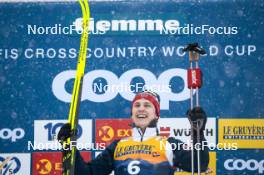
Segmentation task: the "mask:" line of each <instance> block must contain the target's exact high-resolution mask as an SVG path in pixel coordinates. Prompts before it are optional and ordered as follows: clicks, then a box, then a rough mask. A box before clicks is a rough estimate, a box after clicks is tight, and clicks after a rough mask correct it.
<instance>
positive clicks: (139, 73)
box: [52, 68, 190, 109]
mask: <svg viewBox="0 0 264 175" xmlns="http://www.w3.org/2000/svg"><path fill="white" fill-rule="evenodd" d="M75 72H76V71H72V70H69V71H63V72H61V73H59V74H58V75H57V76H56V77H55V78H54V80H53V82H52V91H53V94H54V95H55V96H56V97H57V98H58V99H59V100H61V101H63V102H68V103H69V102H70V101H71V94H70V93H69V92H67V91H66V89H65V85H66V83H67V82H68V81H70V80H72V79H74V78H75V75H76V73H75ZM186 76H187V71H186V70H185V69H180V68H175V69H168V70H166V71H164V72H162V73H161V74H160V75H159V76H158V78H156V76H155V75H154V74H153V73H152V72H150V71H148V70H146V69H132V70H129V71H126V72H124V73H123V74H122V75H121V76H120V77H119V78H118V77H117V75H116V74H114V73H113V72H111V71H107V70H94V71H91V72H88V73H86V74H85V76H84V79H83V92H82V98H81V100H82V101H84V100H89V101H93V102H98V103H100V102H107V101H110V100H112V99H114V98H115V97H116V96H117V95H118V94H120V95H121V96H122V97H123V98H124V99H127V100H130V101H132V100H133V98H134V96H135V93H134V92H133V91H131V89H130V88H128V89H129V90H127V88H124V87H131V86H134V85H131V84H130V82H132V80H133V79H134V78H136V77H141V78H142V79H143V80H144V82H145V85H147V86H148V87H149V89H151V90H154V91H156V92H158V93H159V95H160V106H161V109H169V102H170V101H184V100H187V99H189V98H190V97H189V96H190V92H189V89H188V87H187V80H186ZM175 77H179V78H181V79H182V80H183V84H180V85H179V86H182V87H183V89H182V90H181V91H180V92H173V89H171V88H170V84H171V80H172V79H173V78H175ZM99 78H103V79H105V80H106V82H107V85H108V87H117V88H112V89H113V90H108V91H104V93H96V91H95V90H94V87H98V86H100V82H96V80H98V79H99ZM120 88H121V89H120ZM141 90H143V89H142V88H139V89H137V91H141Z"/></svg>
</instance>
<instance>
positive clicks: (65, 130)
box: [57, 123, 73, 144]
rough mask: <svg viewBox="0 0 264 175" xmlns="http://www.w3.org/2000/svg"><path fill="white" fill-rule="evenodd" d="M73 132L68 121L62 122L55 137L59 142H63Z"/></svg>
mask: <svg viewBox="0 0 264 175" xmlns="http://www.w3.org/2000/svg"><path fill="white" fill-rule="evenodd" d="M72 134H73V131H72V130H71V124H70V123H66V124H64V125H63V126H62V127H61V129H60V131H59V133H58V137H57V139H58V140H59V142H60V143H61V144H62V143H63V142H65V141H66V140H67V139H68V138H69V137H71V136H72Z"/></svg>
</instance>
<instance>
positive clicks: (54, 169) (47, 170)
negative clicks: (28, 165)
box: [32, 152, 91, 175]
mask: <svg viewBox="0 0 264 175" xmlns="http://www.w3.org/2000/svg"><path fill="white" fill-rule="evenodd" d="M81 156H82V157H83V159H84V161H86V162H87V161H89V160H91V152H81ZM32 174H33V175H46V174H47V175H48V174H53V175H62V153H61V152H34V153H32Z"/></svg>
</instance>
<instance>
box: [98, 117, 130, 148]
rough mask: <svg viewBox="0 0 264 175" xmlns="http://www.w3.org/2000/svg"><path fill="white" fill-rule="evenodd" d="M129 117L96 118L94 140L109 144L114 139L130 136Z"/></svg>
mask: <svg viewBox="0 0 264 175" xmlns="http://www.w3.org/2000/svg"><path fill="white" fill-rule="evenodd" d="M131 122H132V121H131V119H97V120H96V121H95V125H96V126H95V129H96V131H95V134H96V137H95V142H96V143H105V144H106V145H109V144H110V143H111V142H112V141H114V140H115V139H120V138H124V137H129V136H131V134H132V132H131V129H132V128H131V127H130V126H129V124H130V123H131Z"/></svg>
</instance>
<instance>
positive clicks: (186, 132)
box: [173, 129, 214, 136]
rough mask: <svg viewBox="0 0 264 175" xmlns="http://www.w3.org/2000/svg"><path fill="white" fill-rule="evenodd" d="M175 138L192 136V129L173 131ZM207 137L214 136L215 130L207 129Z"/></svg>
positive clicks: (205, 132)
mask: <svg viewBox="0 0 264 175" xmlns="http://www.w3.org/2000/svg"><path fill="white" fill-rule="evenodd" d="M173 133H174V136H191V129H173ZM204 134H205V136H214V134H213V129H205V131H204Z"/></svg>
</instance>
